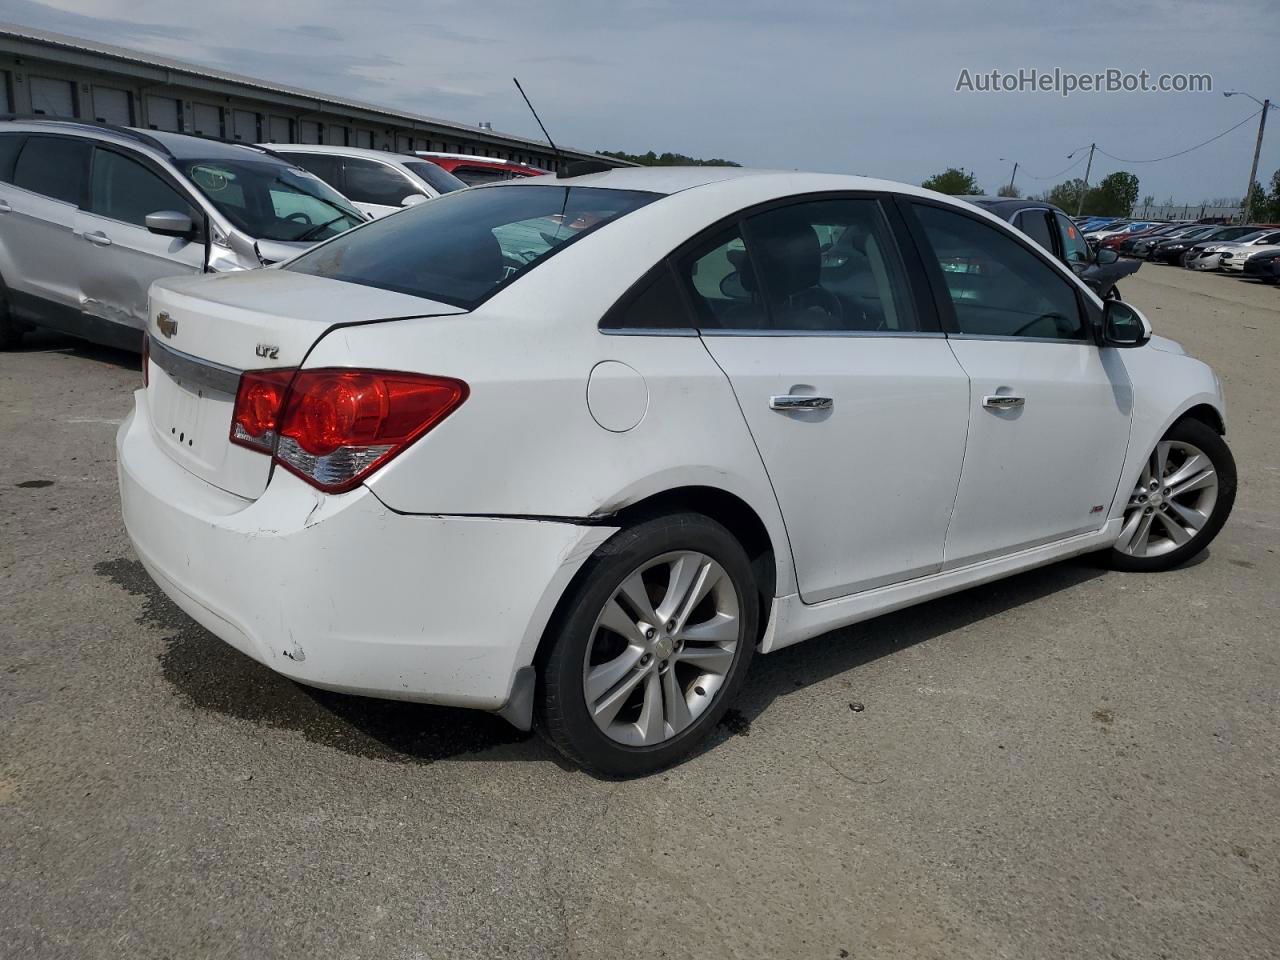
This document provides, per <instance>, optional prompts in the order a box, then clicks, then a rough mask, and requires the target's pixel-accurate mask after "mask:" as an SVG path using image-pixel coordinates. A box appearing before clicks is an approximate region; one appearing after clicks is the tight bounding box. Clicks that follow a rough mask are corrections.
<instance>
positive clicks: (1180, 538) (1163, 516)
mask: <svg viewBox="0 0 1280 960" xmlns="http://www.w3.org/2000/svg"><path fill="white" fill-rule="evenodd" d="M1156 517H1157V518H1158V519H1159V520H1160V525H1161V526H1162V527H1164V529H1165V530H1166V531H1167V532H1168V534H1169V539H1170V540H1172V541H1173V542H1174V543H1176V544H1177V545H1178V546H1182V545H1183V544H1184V543H1186V542H1187V541H1188V540H1190V539H1191V534H1189V533H1187V531H1186V530H1184V529H1183V527H1182V524H1180V523H1179V522H1178V521H1177V520H1176V519H1175V518H1174V517H1171V516H1169V514H1167V513H1165V512H1164V511H1163V510H1161V511H1160V512H1159V513H1157V514H1156Z"/></svg>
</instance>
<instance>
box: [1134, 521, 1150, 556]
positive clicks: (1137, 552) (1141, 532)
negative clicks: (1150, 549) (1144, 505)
mask: <svg viewBox="0 0 1280 960" xmlns="http://www.w3.org/2000/svg"><path fill="white" fill-rule="evenodd" d="M1141 517H1142V519H1141V520H1140V521H1138V529H1136V530H1135V531H1134V532H1133V540H1132V542H1131V543H1130V546H1129V552H1130V553H1132V554H1133V555H1134V556H1135V557H1145V556H1146V555H1147V541H1148V540H1149V539H1150V538H1151V517H1152V514H1149V513H1145V512H1144V513H1142V514H1141Z"/></svg>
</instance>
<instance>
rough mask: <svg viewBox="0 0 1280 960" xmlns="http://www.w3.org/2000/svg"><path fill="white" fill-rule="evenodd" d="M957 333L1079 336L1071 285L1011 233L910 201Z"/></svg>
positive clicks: (1081, 336)
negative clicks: (952, 311)
mask: <svg viewBox="0 0 1280 960" xmlns="http://www.w3.org/2000/svg"><path fill="white" fill-rule="evenodd" d="M913 206H914V208H915V211H916V216H917V217H918V218H919V220H920V225H921V226H922V227H923V228H924V233H925V236H926V237H927V238H928V241H929V245H930V246H931V247H932V248H933V254H934V256H936V257H937V262H938V266H939V267H940V268H941V270H942V276H943V277H944V279H945V280H946V285H947V292H948V293H949V294H950V295H951V302H952V305H953V306H954V307H955V315H956V322H957V323H958V324H959V326H960V332H961V333H967V334H973V335H976V336H980V337H1034V338H1048V339H1067V340H1083V339H1084V335H1085V329H1084V323H1083V320H1082V317H1081V315H1080V305H1079V302H1078V301H1077V300H1076V293H1075V288H1074V287H1073V285H1072V284H1071V282H1070V281H1069V280H1067V278H1066V277H1064V276H1062V275H1061V274H1060V273H1059V272H1058V271H1057V270H1056V269H1054V268H1053V267H1051V266H1050V265H1049V264H1047V263H1045V262H1044V261H1043V260H1041V259H1040V258H1039V257H1037V256H1036V255H1035V254H1034V253H1032V252H1031V251H1030V250H1028V249H1027V248H1026V247H1024V246H1022V245H1021V244H1019V243H1018V242H1017V241H1016V240H1014V238H1013V237H1011V236H1007V235H1006V234H1005V233H1003V232H1002V231H1001V230H999V229H998V228H996V227H994V226H992V225H990V224H987V223H981V222H979V221H978V220H975V219H973V218H972V217H968V216H965V215H964V214H962V213H956V212H953V211H951V210H943V209H940V208H938V207H934V206H928V205H925V204H914V205H913Z"/></svg>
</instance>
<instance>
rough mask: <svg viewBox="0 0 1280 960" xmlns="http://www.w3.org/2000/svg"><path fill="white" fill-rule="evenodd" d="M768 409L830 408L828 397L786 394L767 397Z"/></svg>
mask: <svg viewBox="0 0 1280 960" xmlns="http://www.w3.org/2000/svg"><path fill="white" fill-rule="evenodd" d="M769 409H770V410H830V409H831V398H830V397H807V396H798V395H796V394H788V395H786V396H781V397H770V398H769Z"/></svg>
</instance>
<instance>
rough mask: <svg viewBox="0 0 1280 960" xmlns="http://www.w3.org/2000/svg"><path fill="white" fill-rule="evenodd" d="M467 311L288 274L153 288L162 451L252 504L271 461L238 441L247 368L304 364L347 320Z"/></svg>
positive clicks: (155, 396)
mask: <svg viewBox="0 0 1280 960" xmlns="http://www.w3.org/2000/svg"><path fill="white" fill-rule="evenodd" d="M464 312H465V311H464V310H462V309H460V308H458V307H453V306H449V305H448V304H443V303H437V302H436V301H433V300H426V299H423V298H421V297H411V296H407V295H405V294H400V293H393V292H391V291H387V290H379V289H376V288H373V287H366V286H361V285H359V284H353V283H344V282H342V281H339V280H330V279H327V278H324V277H314V276H308V275H306V274H300V273H292V272H289V271H282V270H254V271H250V272H245V273H228V274H215V275H212V276H204V277H180V278H174V279H170V280H161V281H159V282H158V283H156V284H154V285H153V286H152V288H151V309H150V311H149V316H148V318H147V332H148V333H149V334H150V336H151V366H150V371H149V376H150V384H149V386H148V387H147V402H148V406H149V408H150V411H151V421H152V428H153V429H154V431H155V433H156V436H157V438H158V439H159V440H160V445H161V447H163V448H164V450H165V451H166V452H167V453H168V454H169V456H170V457H172V458H173V459H174V460H175V461H176V462H177V463H178V464H180V465H181V466H182V467H184V468H186V469H187V470H189V471H190V472H191V473H193V474H195V475H196V476H198V477H200V478H201V479H202V480H205V481H206V482H208V483H211V484H213V485H214V486H217V487H220V488H221V489H223V490H226V491H228V492H230V493H234V494H236V495H238V496H241V497H246V498H249V499H253V498H256V497H258V496H259V495H260V494H261V493H262V491H263V490H265V489H266V485H267V480H268V478H269V477H270V473H271V458H270V457H269V456H267V455H266V454H264V453H259V452H257V451H254V450H250V449H248V448H246V447H242V446H238V445H236V444H233V443H232V442H231V440H230V432H231V415H232V411H233V408H234V405H235V393H236V386H237V385H238V383H239V379H240V374H241V372H242V371H244V370H264V369H271V368H279V367H296V366H299V365H300V364H301V363H302V360H303V358H304V357H306V355H307V352H308V351H309V350H310V349H311V346H312V345H313V344H314V343H315V342H316V341H317V340H319V339H320V337H322V336H323V335H324V333H325V331H327V330H328V329H329V328H330V327H332V326H334V325H335V324H339V323H352V322H361V321H375V320H391V319H402V318H407V317H423V316H444V315H448V314H458V313H464Z"/></svg>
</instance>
